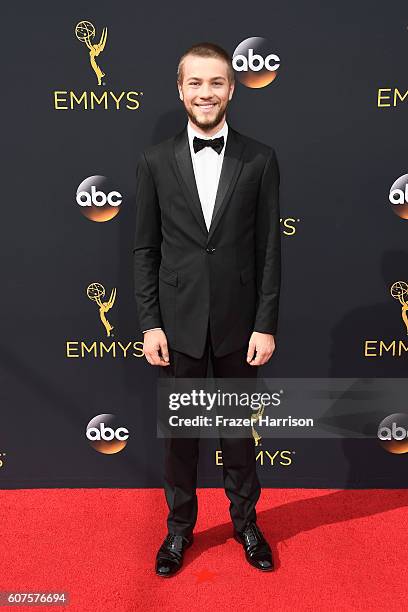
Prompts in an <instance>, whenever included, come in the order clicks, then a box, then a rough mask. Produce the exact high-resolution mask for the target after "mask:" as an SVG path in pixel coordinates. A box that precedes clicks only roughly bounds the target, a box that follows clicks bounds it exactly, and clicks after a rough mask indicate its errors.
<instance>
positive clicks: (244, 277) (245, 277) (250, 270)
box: [240, 264, 255, 285]
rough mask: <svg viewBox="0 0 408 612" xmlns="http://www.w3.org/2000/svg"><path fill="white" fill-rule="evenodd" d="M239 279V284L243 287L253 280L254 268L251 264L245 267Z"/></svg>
mask: <svg viewBox="0 0 408 612" xmlns="http://www.w3.org/2000/svg"><path fill="white" fill-rule="evenodd" d="M240 277H241V283H242V284H243V285H245V284H246V283H247V282H248V281H250V280H251V278H254V277H255V269H254V266H253V265H252V264H251V265H250V266H247V267H246V268H244V269H243V270H241V272H240Z"/></svg>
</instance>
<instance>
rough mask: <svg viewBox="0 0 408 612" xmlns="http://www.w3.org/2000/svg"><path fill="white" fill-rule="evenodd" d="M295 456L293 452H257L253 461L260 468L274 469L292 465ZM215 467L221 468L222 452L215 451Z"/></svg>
mask: <svg viewBox="0 0 408 612" xmlns="http://www.w3.org/2000/svg"><path fill="white" fill-rule="evenodd" d="M295 454H296V451H294V450H277V451H268V450H259V452H258V453H257V454H256V456H255V461H256V462H257V463H258V464H259V465H260V466H262V467H263V466H264V465H266V466H269V467H273V468H276V467H278V466H282V467H289V466H290V465H292V463H293V455H295ZM215 465H216V466H222V465H223V462H222V450H220V449H217V450H216V451H215Z"/></svg>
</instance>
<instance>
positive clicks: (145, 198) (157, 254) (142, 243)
mask: <svg viewBox="0 0 408 612" xmlns="http://www.w3.org/2000/svg"><path fill="white" fill-rule="evenodd" d="M136 181H137V183H136V230H135V235H134V243H133V278H134V294H135V299H136V306H137V312H138V317H139V324H140V329H141V330H144V329H151V328H153V327H163V323H162V319H161V315H160V306H159V267H160V261H161V242H162V235H161V214H160V206H159V200H158V196H157V191H156V187H155V184H154V180H153V176H152V173H151V171H150V168H149V165H148V162H147V159H146V156H145V154H144V153H142V154H141V156H140V157H139V160H138V164H137V169H136Z"/></svg>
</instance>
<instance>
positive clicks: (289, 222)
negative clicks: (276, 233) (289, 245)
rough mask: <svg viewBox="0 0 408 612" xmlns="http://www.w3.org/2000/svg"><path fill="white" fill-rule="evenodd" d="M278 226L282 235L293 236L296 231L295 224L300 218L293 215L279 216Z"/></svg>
mask: <svg viewBox="0 0 408 612" xmlns="http://www.w3.org/2000/svg"><path fill="white" fill-rule="evenodd" d="M279 221H280V227H281V231H282V234H283V235H284V236H294V235H295V234H296V231H297V225H298V224H299V223H300V219H299V218H297V219H295V218H294V217H285V218H282V217H281V218H280V219H279Z"/></svg>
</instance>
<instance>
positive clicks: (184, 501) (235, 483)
mask: <svg viewBox="0 0 408 612" xmlns="http://www.w3.org/2000/svg"><path fill="white" fill-rule="evenodd" d="M248 341H249V338H248ZM247 350H248V345H245V346H244V347H242V349H241V350H239V351H236V352H234V353H231V354H229V355H225V356H223V357H218V358H217V357H215V355H214V353H213V349H212V344H211V334H210V331H209V330H208V333H207V341H206V347H205V351H204V355H203V357H202V358H200V359H195V358H194V357H190V356H189V355H185V354H184V353H179V352H177V351H174V350H173V349H172V348H171V346H169V358H170V365H169V366H162V367H160V376H171V377H177V378H205V377H206V376H207V367H208V365H209V360H210V361H211V363H212V369H213V375H214V377H215V378H256V377H257V374H258V366H250V365H249V364H248V363H247V361H246V355H247ZM199 440H200V439H199V438H165V440H164V444H165V466H164V492H165V496H166V501H167V505H168V508H169V514H168V517H167V526H168V531H169V532H170V533H175V534H178V535H183V536H186V537H189V536H190V535H191V534H192V533H193V529H194V526H195V524H196V520H197V510H198V505H197V494H196V486H197V465H198V452H199ZM220 445H221V450H222V461H223V478H224V488H225V493H226V495H227V497H228V499H229V500H230V508H229V510H230V515H231V519H232V522H233V524H234V527H235V529H236V530H237V531H242V530H243V529H244V527H245V525H246V523H247V522H248V521H255V520H256V510H255V505H256V502H257V501H258V499H259V496H260V493H261V487H260V483H259V480H258V475H257V473H256V461H255V442H254V440H253V438H252V437H246V438H222V437H220Z"/></svg>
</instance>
